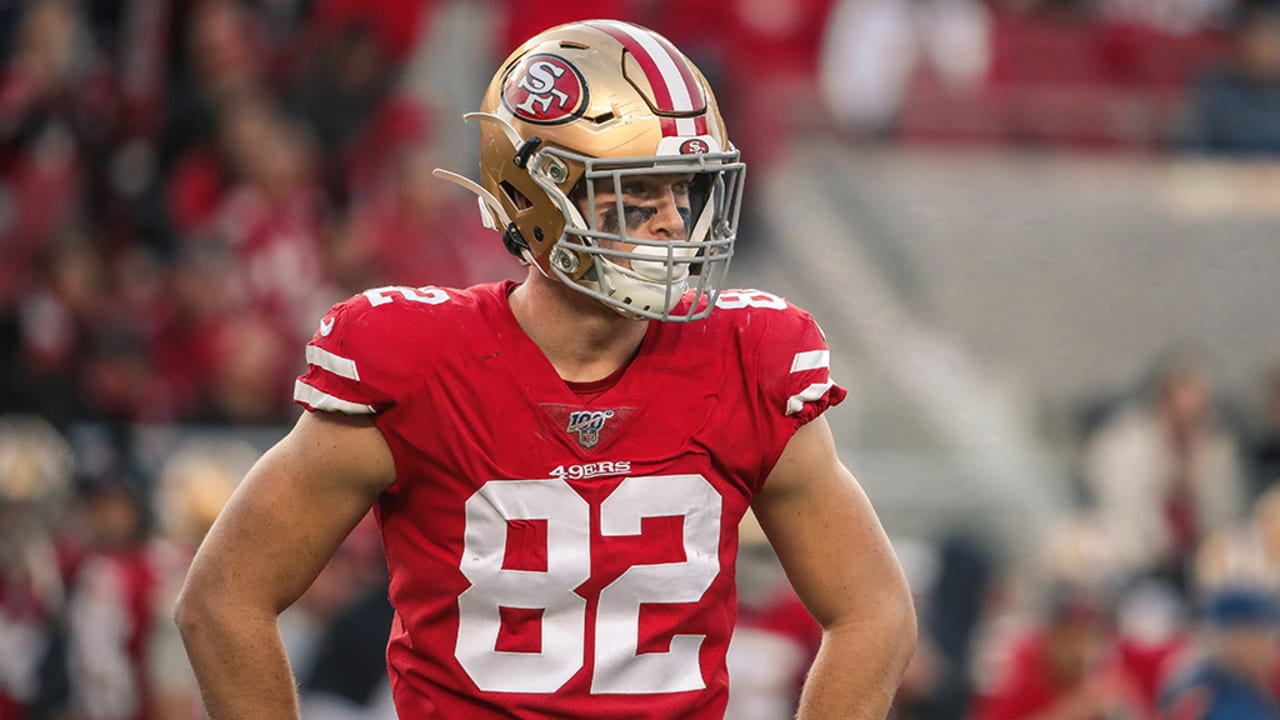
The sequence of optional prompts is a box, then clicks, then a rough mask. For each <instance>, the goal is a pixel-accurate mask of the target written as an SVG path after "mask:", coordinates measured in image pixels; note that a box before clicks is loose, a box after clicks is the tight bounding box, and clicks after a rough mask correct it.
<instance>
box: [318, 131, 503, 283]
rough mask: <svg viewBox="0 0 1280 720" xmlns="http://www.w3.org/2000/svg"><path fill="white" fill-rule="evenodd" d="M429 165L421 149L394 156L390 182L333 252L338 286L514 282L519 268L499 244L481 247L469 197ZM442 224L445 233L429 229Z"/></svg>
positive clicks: (481, 232)
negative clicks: (505, 280) (446, 227)
mask: <svg viewBox="0 0 1280 720" xmlns="http://www.w3.org/2000/svg"><path fill="white" fill-rule="evenodd" d="M434 167H435V163H434V162H433V159H432V153H431V151H430V150H428V149H427V148H426V147H422V146H419V147H415V148H412V149H406V150H405V151H403V152H401V154H400V155H399V157H398V158H397V165H396V175H395V177H394V182H392V183H389V184H388V186H387V187H386V188H385V189H384V190H383V192H381V193H379V194H378V195H376V196H373V197H368V198H366V202H364V203H362V204H361V205H360V206H359V207H357V208H354V209H353V210H352V212H351V213H350V214H349V215H348V218H347V223H346V226H345V227H344V228H343V229H342V231H341V232H339V233H338V237H337V240H336V242H335V245H334V248H333V253H334V257H333V262H332V265H333V267H334V268H335V272H337V273H339V277H338V281H339V282H340V283H341V285H342V287H344V288H345V289H347V290H349V291H350V292H359V291H360V290H363V289H365V288H370V287H377V286H378V285H386V284H393V285H410V286H418V285H422V284H424V283H427V284H431V285H441V286H445V287H467V286H468V285H472V284H474V283H477V282H491V281H493V280H497V279H500V278H504V277H512V278H513V279H514V278H515V276H514V275H513V274H512V273H518V272H520V271H521V268H520V266H519V265H518V264H517V263H515V262H512V259H511V256H510V255H508V254H507V252H506V250H505V249H503V248H502V246H501V245H500V244H498V243H494V242H489V241H490V240H491V239H492V238H491V237H490V236H489V234H488V232H489V231H487V230H485V229H484V228H483V227H482V226H481V225H480V223H479V221H478V215H476V214H475V207H474V205H472V203H471V202H470V200H468V199H466V198H463V197H462V196H461V195H460V194H459V193H457V192H455V191H454V190H453V189H452V188H450V187H449V186H448V185H446V184H445V183H443V182H441V181H440V180H439V178H436V177H435V176H434V175H432V174H431V171H432V169H433V168H434ZM459 217H461V218H471V219H472V220H471V222H470V223H468V222H466V221H462V222H459V221H458V220H457V218H459ZM445 226H451V227H452V228H453V229H452V230H451V231H450V232H449V233H447V234H442V233H439V232H437V229H438V228H441V227H445Z"/></svg>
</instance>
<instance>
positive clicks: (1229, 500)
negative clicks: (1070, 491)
mask: <svg viewBox="0 0 1280 720" xmlns="http://www.w3.org/2000/svg"><path fill="white" fill-rule="evenodd" d="M1148 393H1149V394H1148V395H1147V397H1145V398H1143V399H1142V400H1141V401H1139V402H1135V403H1130V404H1127V405H1125V406H1123V407H1121V408H1119V409H1118V410H1117V411H1116V412H1115V413H1114V415H1113V416H1112V417H1111V418H1110V419H1108V420H1107V421H1105V423H1104V425H1103V426H1102V427H1101V428H1099V429H1098V430H1097V431H1096V433H1095V434H1094V436H1093V437H1091V438H1089V441H1088V448H1087V450H1086V453H1087V454H1086V458H1085V480H1086V482H1087V484H1088V489H1089V490H1090V491H1091V493H1092V497H1093V500H1094V502H1096V503H1097V507H1098V510H1099V511H1100V513H1101V515H1102V518H1103V521H1104V522H1105V523H1106V526H1107V533H1108V535H1109V536H1110V538H1111V539H1112V540H1113V542H1114V543H1115V547H1116V550H1117V551H1118V552H1120V553H1121V555H1122V556H1123V557H1125V558H1128V559H1129V560H1130V561H1131V562H1132V563H1133V569H1134V571H1136V572H1148V573H1156V574H1158V575H1161V576H1163V577H1166V578H1168V579H1170V580H1171V581H1173V582H1174V584H1175V586H1176V587H1178V588H1184V587H1185V583H1184V580H1185V577H1184V572H1185V569H1186V563H1187V561H1188V560H1189V557H1190V553H1191V551H1192V550H1193V549H1194V548H1195V547H1196V545H1197V544H1198V543H1199V542H1200V540H1201V539H1202V538H1203V537H1204V536H1205V535H1206V534H1207V533H1209V532H1211V531H1212V530H1214V529H1215V528H1218V527H1222V526H1224V525H1226V524H1227V523H1229V522H1231V521H1233V520H1234V519H1236V518H1237V517H1238V516H1239V514H1240V513H1241V512H1242V511H1243V509H1244V505H1245V491H1244V477H1243V474H1242V468H1241V465H1240V459H1239V456H1238V451H1237V448H1236V441H1235V438H1234V437H1233V435H1232V434H1231V433H1230V432H1229V431H1228V430H1227V429H1226V428H1225V427H1224V426H1223V425H1222V424H1221V423H1220V422H1219V420H1218V418H1217V417H1216V416H1215V412H1214V402H1215V397H1214V391H1213V387H1212V385H1211V383H1210V380H1209V377H1208V375H1207V374H1206V371H1205V370H1204V368H1203V366H1202V365H1201V363H1200V361H1199V360H1198V359H1196V358H1194V357H1192V356H1191V355H1189V354H1179V355H1177V356H1173V357H1171V358H1170V359H1168V360H1166V361H1164V362H1162V363H1160V364H1158V366H1157V368H1156V370H1155V373H1154V377H1153V382H1152V383H1151V387H1150V388H1149V389H1148Z"/></svg>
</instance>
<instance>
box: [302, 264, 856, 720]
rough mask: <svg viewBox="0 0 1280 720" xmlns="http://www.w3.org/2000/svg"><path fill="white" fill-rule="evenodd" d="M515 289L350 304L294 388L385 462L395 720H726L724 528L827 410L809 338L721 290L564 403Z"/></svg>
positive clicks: (729, 553)
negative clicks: (391, 478)
mask: <svg viewBox="0 0 1280 720" xmlns="http://www.w3.org/2000/svg"><path fill="white" fill-rule="evenodd" d="M514 287H515V283H512V282H505V283H498V284H490V285H481V286H477V287H474V288H470V289H467V290H452V289H445V288H436V287H422V288H407V287H388V288H378V289H374V290H369V291H366V292H364V293H363V294H360V295H356V296H355V297H353V298H351V299H349V300H347V301H346V302H343V303H341V304H339V305H337V306H335V307H334V308H333V309H332V310H331V311H330V312H329V313H328V314H327V315H326V316H325V317H324V319H323V320H322V322H321V325H320V329H319V331H318V332H317V333H316V335H315V336H314V338H313V339H312V341H311V343H310V344H308V346H307V348H306V350H307V362H308V367H307V372H306V374H305V375H303V376H302V377H301V378H300V379H299V380H298V383H297V385H296V387H295V399H296V400H297V401H298V402H299V403H301V404H302V405H303V406H304V407H306V408H307V409H309V410H326V411H335V412H343V413H364V414H372V415H374V416H375V422H376V423H377V426H378V428H379V429H380V430H381V431H382V434H383V436H384V437H385V438H386V440H387V444H388V445H389V446H390V448H391V453H392V455H393V456H394V459H395V465H396V471H397V479H396V481H395V483H394V484H393V485H392V486H391V487H390V488H388V490H387V491H386V492H385V493H384V494H383V495H382V497H381V498H380V500H379V502H378V504H377V506H376V508H375V511H376V514H377V517H378V521H379V523H380V525H381V529H382V537H383V543H384V545H385V548H386V555H387V562H388V564H389V566H390V571H391V589H390V596H391V602H392V604H393V605H394V606H395V610H396V616H395V622H394V624H393V626H392V632H391V639H390V643H389V645H388V649H387V660H388V665H389V667H390V675H391V681H392V687H393V690H394V692H395V699H396V706H397V709H398V710H399V713H400V715H401V717H405V718H415V719H418V718H461V717H466V718H469V719H476V720H479V719H482V718H507V717H511V716H518V717H521V718H564V717H580V716H581V717H586V716H590V717H593V718H619V719H620V718H653V717H668V718H669V717H680V718H713V717H714V718H719V717H722V716H723V714H724V708H725V704H726V701H727V696H728V674H727V672H726V670H725V651H726V649H727V647H728V643H729V637H730V634H731V632H732V629H733V624H734V616H735V612H736V597H735V590H734V559H735V557H736V554H737V547H738V523H739V520H741V518H742V515H743V513H744V512H745V511H746V509H747V506H748V504H749V503H750V502H751V499H752V497H753V495H754V494H755V493H756V492H757V491H758V490H759V489H760V486H761V484H762V483H763V482H764V480H765V477H766V476H767V475H768V473H769V471H770V469H771V468H772V467H773V465H774V463H775V462H776V461H777V459H778V456H779V455H780V454H781V453H782V450H783V448H784V447H785V446H786V444H787V441H788V440H789V439H790V437H791V435H792V434H793V433H794V432H795V430H796V429H797V428H799V427H800V426H801V425H803V424H804V423H806V422H808V421H810V420H812V419H813V418H814V417H816V416H817V415H818V414H820V413H821V412H822V411H823V410H825V409H826V408H827V407H828V406H830V405H834V404H836V403H838V402H840V401H841V400H843V399H844V396H845V391H844V389H843V388H841V387H839V386H836V385H834V384H832V382H831V380H830V378H829V376H828V360H829V352H828V350H827V344H826V342H825V340H824V339H823V337H822V333H821V331H820V330H819V329H818V326H817V325H816V324H815V323H814V322H813V319H812V318H811V317H810V316H809V315H808V314H807V313H805V312H803V311H801V310H799V309H797V308H796V307H794V306H792V305H790V304H788V303H786V302H785V301H784V300H782V299H781V298H778V297H776V296H774V295H770V294H768V293H763V292H758V291H727V292H724V293H722V294H721V296H720V299H719V302H718V303H717V305H718V308H717V310H716V311H715V312H713V313H712V314H711V316H710V317H709V318H708V319H706V320H703V321H700V322H695V323H690V324H677V323H662V322H653V323H650V325H649V329H648V332H647V334H646V336H645V338H644V340H643V342H642V343H641V346H640V350H639V352H638V353H637V354H636V356H635V358H634V359H633V360H632V361H631V363H630V364H629V365H628V366H627V368H626V370H625V371H624V372H622V373H621V374H620V375H619V376H618V377H617V381H616V383H615V384H613V385H612V386H611V387H608V388H607V389H604V390H603V391H601V390H600V389H599V388H596V392H595V393H593V394H591V393H584V395H583V396H579V395H578V394H577V393H575V392H574V389H573V388H571V387H570V386H569V385H568V384H566V383H565V382H564V381H563V380H562V379H561V378H560V377H559V376H558V375H557V374H556V371H555V369H554V368H553V367H552V365H551V364H550V362H548V360H547V359H546V357H545V356H544V355H543V354H542V352H541V350H539V348H538V347H537V346H536V345H535V344H534V343H533V341H532V340H530V339H529V337H528V336H527V335H525V333H524V331H523V330H522V329H521V328H520V326H519V324H518V323H517V322H516V319H515V316H514V315H512V313H511V309H510V306H509V305H508V303H507V295H508V293H509V292H510V291H511V290H512V289H513V288H514ZM580 390H581V388H580ZM584 397H585V399H584Z"/></svg>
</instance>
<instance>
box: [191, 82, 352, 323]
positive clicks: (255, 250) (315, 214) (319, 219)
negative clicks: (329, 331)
mask: <svg viewBox="0 0 1280 720" xmlns="http://www.w3.org/2000/svg"><path fill="white" fill-rule="evenodd" d="M222 133H223V137H224V139H223V144H224V147H225V150H226V153H227V157H228V159H229V161H230V164H231V168H232V170H233V177H234V182H233V184H232V185H230V186H229V187H228V188H227V189H226V191H225V192H224V193H223V195H222V198H221V201H220V202H219V205H218V208H217V211H216V213H215V215H214V217H213V222H212V224H211V225H209V226H208V227H207V228H206V229H205V230H206V231H207V235H206V236H205V237H206V238H207V239H208V240H211V241H213V242H216V243H218V244H220V245H222V246H223V247H225V248H227V249H228V250H229V251H230V253H231V257H232V260H233V267H234V270H233V272H232V274H231V278H232V280H233V286H232V287H231V288H230V292H231V297H232V298H233V299H234V302H235V304H236V306H237V308H238V309H239V310H241V311H248V312H250V313H253V314H255V315H258V316H259V317H261V318H262V319H264V320H265V321H267V322H269V323H272V324H273V325H274V326H275V329H276V330H277V331H278V332H279V333H280V335H281V338H282V339H283V340H284V341H285V342H289V343H292V342H297V341H301V340H303V339H305V338H306V337H309V336H310V335H311V333H312V331H313V330H314V328H313V327H312V326H311V323H312V320H313V319H314V318H315V317H318V314H317V313H320V311H321V309H322V308H323V307H328V305H327V303H332V302H333V301H334V300H336V299H337V292H336V291H335V290H334V289H333V288H332V287H331V286H330V285H329V278H328V271H327V268H326V267H325V266H324V264H323V249H324V238H323V235H324V232H325V223H324V221H325V217H326V211H327V208H326V202H325V197H324V195H323V193H322V192H321V191H320V188H319V186H318V184H317V177H316V175H315V168H316V165H315V163H316V159H317V158H316V154H317V149H316V148H315V147H314V146H313V145H312V144H311V143H310V141H309V140H308V138H307V136H306V135H305V134H304V133H303V132H302V128H300V127H299V126H298V125H297V124H296V123H294V122H292V121H290V120H289V119H287V118H286V117H285V116H283V115H282V114H281V112H280V110H279V109H278V108H277V107H276V106H275V105H274V104H273V103H272V102H271V101H270V100H269V99H268V98H266V97H264V96H247V97H243V98H240V99H238V100H236V101H235V102H233V103H231V104H229V105H228V106H227V108H226V109H225V114H224V116H223V126H222ZM192 239H194V237H193V238H192Z"/></svg>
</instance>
